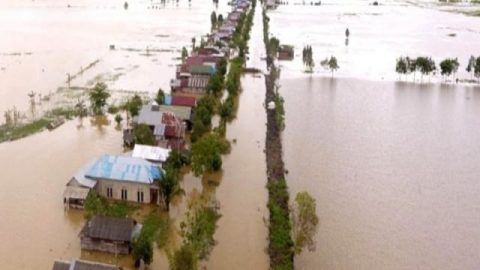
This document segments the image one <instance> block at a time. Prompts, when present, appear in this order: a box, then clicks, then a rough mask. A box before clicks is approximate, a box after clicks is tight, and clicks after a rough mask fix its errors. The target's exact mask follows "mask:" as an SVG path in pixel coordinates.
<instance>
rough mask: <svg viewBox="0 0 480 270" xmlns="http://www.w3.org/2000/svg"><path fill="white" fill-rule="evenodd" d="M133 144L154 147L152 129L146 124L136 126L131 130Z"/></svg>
mask: <svg viewBox="0 0 480 270" xmlns="http://www.w3.org/2000/svg"><path fill="white" fill-rule="evenodd" d="M133 135H134V137H135V143H137V144H145V145H156V142H155V136H154V135H153V131H152V129H151V128H150V127H149V126H148V125H146V124H138V125H136V126H135V128H134V129H133Z"/></svg>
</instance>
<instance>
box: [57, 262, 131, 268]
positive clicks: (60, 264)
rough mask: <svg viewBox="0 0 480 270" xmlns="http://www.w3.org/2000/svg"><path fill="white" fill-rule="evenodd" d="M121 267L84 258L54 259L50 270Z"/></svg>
mask: <svg viewBox="0 0 480 270" xmlns="http://www.w3.org/2000/svg"><path fill="white" fill-rule="evenodd" d="M121 269H122V268H120V267H118V266H115V265H111V264H104V263H99V262H91V261H84V260H72V261H55V262H54V263H53V268H52V270H121Z"/></svg>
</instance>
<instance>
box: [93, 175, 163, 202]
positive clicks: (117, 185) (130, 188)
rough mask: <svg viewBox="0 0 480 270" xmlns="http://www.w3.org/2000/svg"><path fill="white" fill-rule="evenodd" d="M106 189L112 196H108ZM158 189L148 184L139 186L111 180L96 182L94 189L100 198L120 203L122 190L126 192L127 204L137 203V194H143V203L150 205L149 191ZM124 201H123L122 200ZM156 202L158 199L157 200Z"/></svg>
mask: <svg viewBox="0 0 480 270" xmlns="http://www.w3.org/2000/svg"><path fill="white" fill-rule="evenodd" d="M108 188H111V189H112V196H111V197H110V196H108V191H107V190H108ZM152 188H154V189H158V188H157V187H155V186H153V185H148V184H141V183H133V182H127V181H112V180H104V179H102V180H98V182H97V185H96V187H95V189H96V191H97V192H98V194H100V195H101V196H103V197H105V198H108V199H113V200H119V201H122V200H123V199H122V189H125V190H126V191H127V200H126V201H128V202H138V203H142V202H139V201H138V200H137V192H139V191H140V192H143V203H146V204H148V203H150V199H151V198H150V189H152ZM124 201H125V200H124ZM157 202H158V199H157Z"/></svg>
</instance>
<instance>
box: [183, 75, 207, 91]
mask: <svg viewBox="0 0 480 270" xmlns="http://www.w3.org/2000/svg"><path fill="white" fill-rule="evenodd" d="M209 81H210V77H209V76H201V75H195V76H192V77H190V78H188V84H187V87H189V88H207V85H208V82H209Z"/></svg>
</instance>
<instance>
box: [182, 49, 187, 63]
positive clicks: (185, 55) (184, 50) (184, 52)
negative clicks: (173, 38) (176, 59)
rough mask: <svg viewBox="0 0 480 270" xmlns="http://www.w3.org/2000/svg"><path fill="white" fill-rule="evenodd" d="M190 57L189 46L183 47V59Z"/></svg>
mask: <svg viewBox="0 0 480 270" xmlns="http://www.w3.org/2000/svg"><path fill="white" fill-rule="evenodd" d="M187 57H188V51H187V48H185V47H183V48H182V61H183V60H185V58H187Z"/></svg>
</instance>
